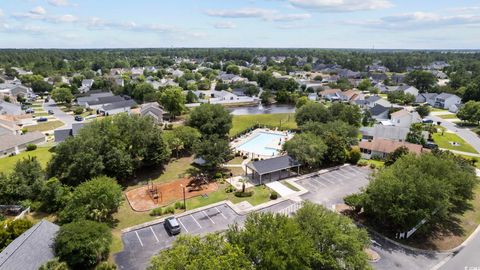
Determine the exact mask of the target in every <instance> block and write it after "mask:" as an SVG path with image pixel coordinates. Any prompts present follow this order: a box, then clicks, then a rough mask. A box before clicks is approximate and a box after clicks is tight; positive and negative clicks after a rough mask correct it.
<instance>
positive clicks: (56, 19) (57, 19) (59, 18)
mask: <svg viewBox="0 0 480 270" xmlns="http://www.w3.org/2000/svg"><path fill="white" fill-rule="evenodd" d="M51 20H53V21H54V22H60V23H73V22H76V21H78V18H77V17H76V16H74V15H71V14H66V15H61V16H56V17H52V18H51Z"/></svg>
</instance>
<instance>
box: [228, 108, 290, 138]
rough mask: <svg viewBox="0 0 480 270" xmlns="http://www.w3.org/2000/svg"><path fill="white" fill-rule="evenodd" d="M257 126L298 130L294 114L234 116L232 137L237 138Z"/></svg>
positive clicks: (231, 130)
mask: <svg viewBox="0 0 480 270" xmlns="http://www.w3.org/2000/svg"><path fill="white" fill-rule="evenodd" d="M255 124H261V125H268V126H275V127H282V128H288V129H294V128H297V124H296V123H295V118H294V114H293V113H280V114H257V115H235V116H233V127H232V129H230V136H235V135H236V134H238V133H240V132H242V131H244V130H245V129H247V128H249V127H251V126H253V125H255Z"/></svg>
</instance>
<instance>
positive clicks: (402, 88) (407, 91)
mask: <svg viewBox="0 0 480 270" xmlns="http://www.w3.org/2000/svg"><path fill="white" fill-rule="evenodd" d="M396 91H401V92H403V93H404V94H410V95H413V96H415V97H416V96H418V93H419V92H420V91H419V90H418V89H417V88H415V87H414V86H410V85H406V84H405V85H400V86H398V88H397V89H396Z"/></svg>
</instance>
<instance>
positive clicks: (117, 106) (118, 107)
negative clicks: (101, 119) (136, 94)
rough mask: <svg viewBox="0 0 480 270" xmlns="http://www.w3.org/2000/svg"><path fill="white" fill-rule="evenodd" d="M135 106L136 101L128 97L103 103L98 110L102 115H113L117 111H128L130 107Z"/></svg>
mask: <svg viewBox="0 0 480 270" xmlns="http://www.w3.org/2000/svg"><path fill="white" fill-rule="evenodd" d="M135 106H137V103H136V102H135V101H134V100H132V99H128V100H122V101H117V102H112V103H109V104H104V105H103V106H102V107H101V108H99V109H98V111H99V113H101V114H103V115H115V114H117V113H124V112H126V113H130V111H131V109H132V107H135Z"/></svg>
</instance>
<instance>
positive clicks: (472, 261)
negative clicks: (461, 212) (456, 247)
mask: <svg viewBox="0 0 480 270" xmlns="http://www.w3.org/2000/svg"><path fill="white" fill-rule="evenodd" d="M479 251H480V233H478V232H477V234H476V235H475V236H473V238H472V239H469V241H468V243H467V245H466V246H465V247H463V248H462V249H461V250H460V251H458V252H457V253H456V254H454V256H453V257H452V258H451V259H450V260H449V261H448V262H446V263H445V264H444V265H443V266H442V267H441V268H440V269H441V270H464V269H466V270H470V269H472V270H473V269H475V270H478V269H480V256H479V255H480V252H479Z"/></svg>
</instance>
